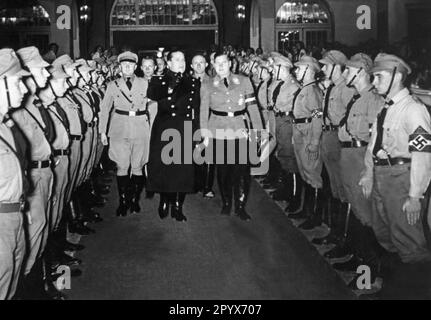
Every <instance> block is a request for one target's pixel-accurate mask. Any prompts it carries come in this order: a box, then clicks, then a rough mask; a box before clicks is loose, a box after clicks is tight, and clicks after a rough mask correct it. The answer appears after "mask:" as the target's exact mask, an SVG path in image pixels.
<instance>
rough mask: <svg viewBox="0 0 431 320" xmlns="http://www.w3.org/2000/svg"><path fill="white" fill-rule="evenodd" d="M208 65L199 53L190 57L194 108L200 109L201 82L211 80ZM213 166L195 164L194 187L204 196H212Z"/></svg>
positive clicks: (196, 120)
mask: <svg viewBox="0 0 431 320" xmlns="http://www.w3.org/2000/svg"><path fill="white" fill-rule="evenodd" d="M207 67H208V62H207V61H206V59H205V57H204V56H203V55H201V54H196V55H195V56H194V57H193V58H192V63H191V68H192V70H193V78H195V79H196V80H198V81H197V84H196V88H197V89H196V90H195V97H194V98H193V102H195V103H196V105H195V106H194V110H196V111H199V110H200V90H201V87H202V84H203V83H207V82H208V81H211V79H210V77H209V76H208V75H207V74H206V73H205V70H206V68H207ZM194 120H195V124H194V127H195V128H196V129H197V128H199V125H200V124H199V121H200V116H199V112H197V113H196V114H195V119H194ZM214 175H215V166H214V164H212V163H204V164H202V165H196V189H197V190H199V191H202V194H203V196H204V198H207V199H211V198H214V191H213V189H212V188H213V184H214Z"/></svg>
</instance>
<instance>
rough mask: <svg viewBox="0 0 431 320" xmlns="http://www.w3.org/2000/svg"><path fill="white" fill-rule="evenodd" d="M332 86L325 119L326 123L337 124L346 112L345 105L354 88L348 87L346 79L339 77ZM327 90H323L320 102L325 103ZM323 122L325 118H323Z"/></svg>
mask: <svg viewBox="0 0 431 320" xmlns="http://www.w3.org/2000/svg"><path fill="white" fill-rule="evenodd" d="M334 85H335V86H334V87H333V88H332V90H331V95H330V97H329V100H328V102H329V106H328V119H326V124H327V125H329V124H333V125H335V126H337V125H338V124H339V123H340V121H341V119H343V117H344V114H345V113H346V107H347V104H348V103H349V101H350V99H351V98H352V97H353V95H354V94H355V93H356V90H355V89H354V88H349V87H347V86H346V80H345V79H344V78H343V77H341V78H339V79H337V81H335V82H334ZM327 92H328V91H327V90H326V91H325V97H324V98H323V100H322V102H323V104H324V103H325V99H326V94H327ZM324 107H325V106H324V105H322V110H324ZM323 121H324V122H325V119H323Z"/></svg>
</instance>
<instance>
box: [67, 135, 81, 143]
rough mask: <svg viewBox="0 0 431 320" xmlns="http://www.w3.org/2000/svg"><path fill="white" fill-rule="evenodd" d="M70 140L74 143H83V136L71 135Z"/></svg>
mask: <svg viewBox="0 0 431 320" xmlns="http://www.w3.org/2000/svg"><path fill="white" fill-rule="evenodd" d="M70 139H71V140H74V141H81V139H82V136H77V135H73V134H72V135H70Z"/></svg>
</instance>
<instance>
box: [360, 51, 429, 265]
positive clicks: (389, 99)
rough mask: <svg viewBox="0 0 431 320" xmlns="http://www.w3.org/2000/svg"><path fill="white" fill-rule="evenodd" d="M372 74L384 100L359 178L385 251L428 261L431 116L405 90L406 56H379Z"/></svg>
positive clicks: (409, 259)
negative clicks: (425, 215)
mask: <svg viewBox="0 0 431 320" xmlns="http://www.w3.org/2000/svg"><path fill="white" fill-rule="evenodd" d="M371 72H372V73H373V75H374V81H373V85H374V86H375V88H376V90H377V92H378V93H379V94H380V95H382V96H383V98H385V105H384V107H383V108H382V110H381V111H380V113H379V114H378V116H377V121H376V122H375V123H374V125H373V131H372V137H371V140H370V144H369V145H368V149H367V152H366V155H365V167H366V170H365V172H364V174H363V176H362V178H361V180H360V185H361V186H362V188H363V193H364V195H365V196H366V197H369V196H370V195H371V200H372V207H373V215H372V221H371V223H372V227H373V230H374V232H375V233H376V236H377V239H378V241H379V243H380V244H381V245H382V247H384V248H385V249H386V250H387V251H389V252H392V253H397V254H398V256H399V257H400V259H401V261H402V262H404V263H407V264H413V263H416V262H424V261H429V260H430V258H431V256H430V252H429V250H428V248H427V244H426V240H425V236H424V229H423V224H422V217H421V207H422V201H423V196H424V193H425V191H426V189H427V187H428V185H429V183H430V180H431V148H430V144H431V134H430V132H431V125H430V115H429V113H428V111H427V109H426V107H425V106H424V105H423V104H421V103H419V102H417V101H416V100H414V99H413V97H412V96H411V95H410V93H409V91H408V89H407V88H405V87H404V80H405V78H406V76H407V75H408V74H410V73H411V69H410V67H409V66H408V65H407V64H406V63H405V62H404V61H403V60H402V59H401V58H399V57H397V56H394V55H390V54H383V53H382V54H379V55H378V56H377V57H376V59H375V60H374V66H373V68H372V70H371Z"/></svg>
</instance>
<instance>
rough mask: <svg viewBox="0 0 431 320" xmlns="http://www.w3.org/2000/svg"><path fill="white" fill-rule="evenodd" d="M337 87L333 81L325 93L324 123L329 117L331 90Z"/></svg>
mask: <svg viewBox="0 0 431 320" xmlns="http://www.w3.org/2000/svg"><path fill="white" fill-rule="evenodd" d="M334 87H335V85H334V84H333V83H332V84H331V85H330V86H329V87H328V89H327V90H326V95H325V104H324V107H323V123H324V124H325V125H326V119H327V118H328V109H329V98H330V96H331V91H332V89H333V88H334Z"/></svg>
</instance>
